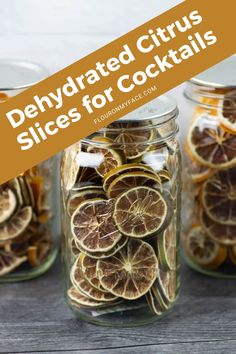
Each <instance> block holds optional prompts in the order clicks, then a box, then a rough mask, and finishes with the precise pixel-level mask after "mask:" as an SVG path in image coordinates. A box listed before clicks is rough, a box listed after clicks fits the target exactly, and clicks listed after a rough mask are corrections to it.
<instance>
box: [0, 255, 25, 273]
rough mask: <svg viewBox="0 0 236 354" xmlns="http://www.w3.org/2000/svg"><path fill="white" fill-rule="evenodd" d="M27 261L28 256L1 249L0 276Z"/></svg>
mask: <svg viewBox="0 0 236 354" xmlns="http://www.w3.org/2000/svg"><path fill="white" fill-rule="evenodd" d="M25 261H27V257H25V256H23V257H17V256H15V255H14V254H13V253H9V252H5V251H3V250H0V276H3V275H6V274H8V273H10V272H12V271H13V270H14V269H15V268H17V267H19V266H20V265H21V264H22V263H24V262H25Z"/></svg>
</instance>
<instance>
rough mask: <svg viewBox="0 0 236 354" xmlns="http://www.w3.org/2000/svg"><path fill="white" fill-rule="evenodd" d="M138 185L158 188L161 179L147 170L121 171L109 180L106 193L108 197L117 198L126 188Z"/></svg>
mask: <svg viewBox="0 0 236 354" xmlns="http://www.w3.org/2000/svg"><path fill="white" fill-rule="evenodd" d="M140 186H148V187H153V186H157V187H158V188H159V189H160V188H161V179H160V177H159V176H158V175H154V174H152V173H147V172H128V173H123V174H122V175H120V176H118V177H117V178H116V179H114V181H113V182H111V184H110V185H109V187H108V190H107V195H108V198H117V197H118V196H119V195H120V194H121V193H123V192H125V191H127V190H128V189H130V188H134V187H140Z"/></svg>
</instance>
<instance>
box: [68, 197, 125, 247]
mask: <svg viewBox="0 0 236 354" xmlns="http://www.w3.org/2000/svg"><path fill="white" fill-rule="evenodd" d="M112 214H113V202H112V201H109V200H103V199H98V198H97V199H91V200H88V201H85V202H82V203H81V204H80V205H79V207H78V208H77V209H76V210H75V212H74V214H73V215H72V218H71V230H72V234H73V235H74V237H75V240H76V243H77V244H78V245H79V246H81V247H82V248H83V249H85V250H86V251H88V252H104V251H105V252H106V251H109V250H110V249H112V248H113V247H114V246H115V245H116V244H117V242H118V241H119V240H120V239H121V236H122V235H121V233H120V232H119V230H118V229H117V227H116V224H115V222H114V219H113V215H112Z"/></svg>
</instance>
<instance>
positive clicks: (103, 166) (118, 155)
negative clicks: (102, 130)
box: [88, 137, 124, 177]
mask: <svg viewBox="0 0 236 354" xmlns="http://www.w3.org/2000/svg"><path fill="white" fill-rule="evenodd" d="M92 140H93V141H94V145H91V146H89V147H88V152H89V153H93V154H97V156H98V166H97V167H96V168H95V170H96V171H97V173H98V174H99V175H100V176H102V177H104V176H105V175H106V174H107V173H108V172H109V171H110V170H112V169H113V168H116V167H117V166H120V165H122V164H123V163H124V157H123V156H122V152H118V151H116V150H114V149H112V148H111V147H110V144H111V143H112V141H111V140H110V139H107V138H101V137H94V138H93V139H92ZM96 142H98V143H100V144H99V145H96ZM104 145H105V146H104Z"/></svg>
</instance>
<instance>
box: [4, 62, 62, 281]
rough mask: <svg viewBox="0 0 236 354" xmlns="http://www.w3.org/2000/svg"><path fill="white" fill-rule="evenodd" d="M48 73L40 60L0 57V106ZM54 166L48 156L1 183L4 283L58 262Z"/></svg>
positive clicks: (23, 277)
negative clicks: (1, 58) (26, 60)
mask: <svg viewBox="0 0 236 354" xmlns="http://www.w3.org/2000/svg"><path fill="white" fill-rule="evenodd" d="M47 74H48V73H47V71H45V69H44V68H41V67H40V66H38V65H36V64H32V63H29V62H25V61H19V60H0V78H1V79H0V85H1V86H0V87H2V88H0V104H1V103H4V102H5V101H6V100H8V99H10V98H11V97H12V96H14V95H17V94H19V93H20V92H22V90H23V89H25V88H27V87H30V86H31V85H32V84H34V83H36V82H37V81H40V80H42V79H43V78H45V77H46V76H47ZM54 165H55V159H50V160H48V161H45V162H43V163H41V164H39V165H37V166H34V167H33V168H31V169H29V170H27V171H25V172H22V173H21V174H20V175H19V176H17V177H15V178H13V179H11V180H10V181H8V182H6V183H4V184H2V185H0V282H12V281H20V280H26V279H31V278H34V277H36V276H39V275H41V274H42V273H44V272H45V271H46V270H47V269H48V268H49V267H50V266H51V265H52V263H53V261H54V260H55V257H56V254H57V251H56V249H57V246H56V242H55V240H54V237H55V236H56V225H55V220H54V217H53V216H54V211H55V202H56V201H55V200H54V199H55V194H56V191H55V188H56V187H55V167H54Z"/></svg>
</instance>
